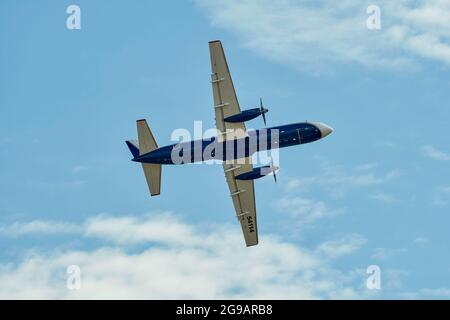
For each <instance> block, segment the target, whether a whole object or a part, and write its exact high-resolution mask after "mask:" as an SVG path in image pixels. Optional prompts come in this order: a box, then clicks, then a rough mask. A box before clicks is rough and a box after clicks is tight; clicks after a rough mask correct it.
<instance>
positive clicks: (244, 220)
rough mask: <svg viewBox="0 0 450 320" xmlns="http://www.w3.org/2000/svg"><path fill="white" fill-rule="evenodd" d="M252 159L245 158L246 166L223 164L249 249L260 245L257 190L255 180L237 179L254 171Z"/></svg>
mask: <svg viewBox="0 0 450 320" xmlns="http://www.w3.org/2000/svg"><path fill="white" fill-rule="evenodd" d="M251 160H252V158H251V157H250V158H245V164H239V163H238V162H237V161H236V162H237V163H233V164H230V163H227V162H224V163H223V169H224V171H225V177H226V178H227V183H228V188H229V189H230V195H231V198H232V199H233V205H234V209H235V210H236V217H237V218H238V220H239V222H240V223H241V227H242V232H243V233H244V238H245V243H246V245H247V247H249V246H254V245H257V244H258V229H257V225H256V204H255V188H254V184H253V180H237V179H235V177H236V176H237V175H239V174H241V173H244V172H248V171H251V170H252V169H253V166H252V163H251Z"/></svg>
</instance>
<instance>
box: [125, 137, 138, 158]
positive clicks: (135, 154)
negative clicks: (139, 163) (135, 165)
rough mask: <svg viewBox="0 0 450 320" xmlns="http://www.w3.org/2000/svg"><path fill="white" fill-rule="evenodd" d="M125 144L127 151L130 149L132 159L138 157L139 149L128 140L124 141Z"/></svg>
mask: <svg viewBox="0 0 450 320" xmlns="http://www.w3.org/2000/svg"><path fill="white" fill-rule="evenodd" d="M125 143H126V144H127V146H128V149H130V151H131V154H132V155H133V158H137V157H139V148H138V147H137V146H136V144H135V143H134V142H133V141H130V140H127V141H125Z"/></svg>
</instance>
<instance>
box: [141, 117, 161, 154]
mask: <svg viewBox="0 0 450 320" xmlns="http://www.w3.org/2000/svg"><path fill="white" fill-rule="evenodd" d="M136 124H137V132H138V141H139V154H140V155H143V154H146V153H149V152H150V151H153V150H155V149H158V144H157V143H156V140H155V138H154V137H153V134H152V131H151V130H150V128H149V127H148V124H147V121H146V120H145V119H142V120H138V121H137V122H136Z"/></svg>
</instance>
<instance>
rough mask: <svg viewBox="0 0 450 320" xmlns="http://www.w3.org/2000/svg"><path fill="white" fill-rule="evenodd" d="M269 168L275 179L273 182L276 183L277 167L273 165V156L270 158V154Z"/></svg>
mask: <svg viewBox="0 0 450 320" xmlns="http://www.w3.org/2000/svg"><path fill="white" fill-rule="evenodd" d="M270 169H271V170H272V173H273V179H274V180H275V183H277V170H278V167H275V166H274V165H273V158H272V156H270Z"/></svg>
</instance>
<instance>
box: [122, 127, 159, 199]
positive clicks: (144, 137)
mask: <svg viewBox="0 0 450 320" xmlns="http://www.w3.org/2000/svg"><path fill="white" fill-rule="evenodd" d="M136 124H137V132H138V143H137V144H136V142H134V141H126V143H127V146H128V148H129V149H130V151H131V153H132V154H133V157H134V158H136V157H139V156H141V155H143V154H146V153H149V152H151V151H153V150H155V149H158V144H157V143H156V140H155V138H154V137H153V134H152V131H151V130H150V128H149V126H148V124H147V121H146V120H145V119H143V120H138V121H137V122H136ZM141 164H142V169H143V170H144V175H145V179H146V180H147V185H148V189H149V191H150V194H151V195H152V196H157V195H159V194H160V192H161V169H162V168H161V164H155V163H145V162H142V163H141Z"/></svg>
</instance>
